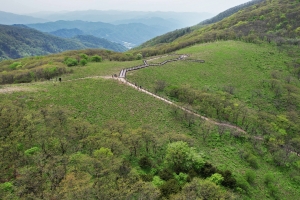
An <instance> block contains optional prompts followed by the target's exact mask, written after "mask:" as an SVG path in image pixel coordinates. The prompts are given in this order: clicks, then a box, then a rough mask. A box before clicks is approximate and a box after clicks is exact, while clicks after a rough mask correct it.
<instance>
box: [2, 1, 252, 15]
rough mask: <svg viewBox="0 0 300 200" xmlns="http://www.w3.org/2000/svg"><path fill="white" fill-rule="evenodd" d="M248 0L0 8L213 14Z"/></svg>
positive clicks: (7, 5)
mask: <svg viewBox="0 0 300 200" xmlns="http://www.w3.org/2000/svg"><path fill="white" fill-rule="evenodd" d="M248 1H250V0H225V1H224V0H0V3H1V4H0V5H1V6H0V10H1V11H5V12H12V13H18V14H26V13H34V12H40V11H74V10H130V11H177V12H178V11H184V12H186V11H188V12H209V13H213V14H217V13H219V12H222V11H224V10H226V9H228V8H230V7H233V6H236V5H239V4H242V3H245V2H248Z"/></svg>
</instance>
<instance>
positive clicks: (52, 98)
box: [2, 78, 181, 132]
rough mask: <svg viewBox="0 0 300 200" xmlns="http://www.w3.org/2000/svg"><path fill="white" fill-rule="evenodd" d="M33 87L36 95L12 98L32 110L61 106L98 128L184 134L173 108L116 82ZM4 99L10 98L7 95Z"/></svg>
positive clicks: (17, 95) (78, 81) (83, 82)
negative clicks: (122, 126)
mask: <svg viewBox="0 0 300 200" xmlns="http://www.w3.org/2000/svg"><path fill="white" fill-rule="evenodd" d="M24 85H25V84H23V87H24ZM32 87H33V88H34V89H35V90H36V91H37V92H34V93H24V94H23V95H20V94H19V93H13V94H10V95H12V96H14V97H11V98H16V99H21V100H22V101H23V100H24V101H26V102H27V103H28V105H29V106H30V107H31V108H32V109H39V108H47V107H49V106H50V107H52V106H56V105H60V106H63V107H66V108H68V109H69V110H72V111H74V116H72V117H81V118H84V119H86V120H88V121H89V122H90V123H92V124H97V125H99V126H101V125H103V123H104V122H106V121H107V120H111V119H114V120H118V121H122V122H125V123H126V124H128V125H129V126H130V127H132V128H137V127H140V126H143V125H151V126H152V127H153V128H155V129H156V130H160V131H162V132H166V131H170V130H174V131H175V130H181V128H180V124H176V123H175V122H174V120H173V119H172V117H171V111H172V109H171V107H170V106H168V105H167V104H164V103H163V102H161V101H159V100H156V99H155V98H154V97H151V96H148V95H146V94H144V93H141V92H138V91H136V90H134V89H132V88H131V87H128V86H126V85H124V84H122V83H119V82H118V81H116V80H104V79H101V78H98V79H85V80H76V81H67V82H62V83H52V82H46V83H43V84H33V85H32ZM28 88H31V87H28ZM2 98H8V96H7V95H6V94H4V95H2ZM9 98H10V97H9ZM149 111H151V112H149ZM152 111H153V112H152Z"/></svg>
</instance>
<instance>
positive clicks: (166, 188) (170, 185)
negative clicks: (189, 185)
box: [159, 179, 180, 197]
mask: <svg viewBox="0 0 300 200" xmlns="http://www.w3.org/2000/svg"><path fill="white" fill-rule="evenodd" d="M159 189H160V191H161V194H162V196H164V197H168V196H170V195H171V194H176V193H178V192H179V191H180V185H179V184H178V182H177V181H176V180H175V179H170V180H168V181H167V182H165V183H164V184H162V185H161V186H160V187H159Z"/></svg>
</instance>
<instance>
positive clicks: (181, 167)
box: [165, 141, 205, 172]
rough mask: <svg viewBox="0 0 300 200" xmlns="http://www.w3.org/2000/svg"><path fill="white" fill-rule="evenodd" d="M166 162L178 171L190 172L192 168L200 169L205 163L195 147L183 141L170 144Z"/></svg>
mask: <svg viewBox="0 0 300 200" xmlns="http://www.w3.org/2000/svg"><path fill="white" fill-rule="evenodd" d="M165 162H166V164H167V165H168V166H169V167H171V168H173V169H174V170H175V171H177V172H188V171H189V170H190V169H192V168H194V169H196V170H200V169H201V168H202V166H203V165H204V163H205V162H204V160H203V159H202V157H201V156H200V154H199V153H197V152H196V150H195V149H194V148H190V147H189V146H188V144H187V143H186V142H182V141H178V142H173V143H170V144H169V145H168V147H167V150H166V157H165Z"/></svg>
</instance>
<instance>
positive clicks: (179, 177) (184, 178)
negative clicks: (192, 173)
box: [174, 172, 189, 186]
mask: <svg viewBox="0 0 300 200" xmlns="http://www.w3.org/2000/svg"><path fill="white" fill-rule="evenodd" d="M188 176H189V175H187V174H185V173H182V172H180V173H179V174H178V175H177V174H176V173H174V178H175V179H176V180H177V181H178V183H179V185H181V186H182V185H184V184H185V183H186V182H187V178H188Z"/></svg>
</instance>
